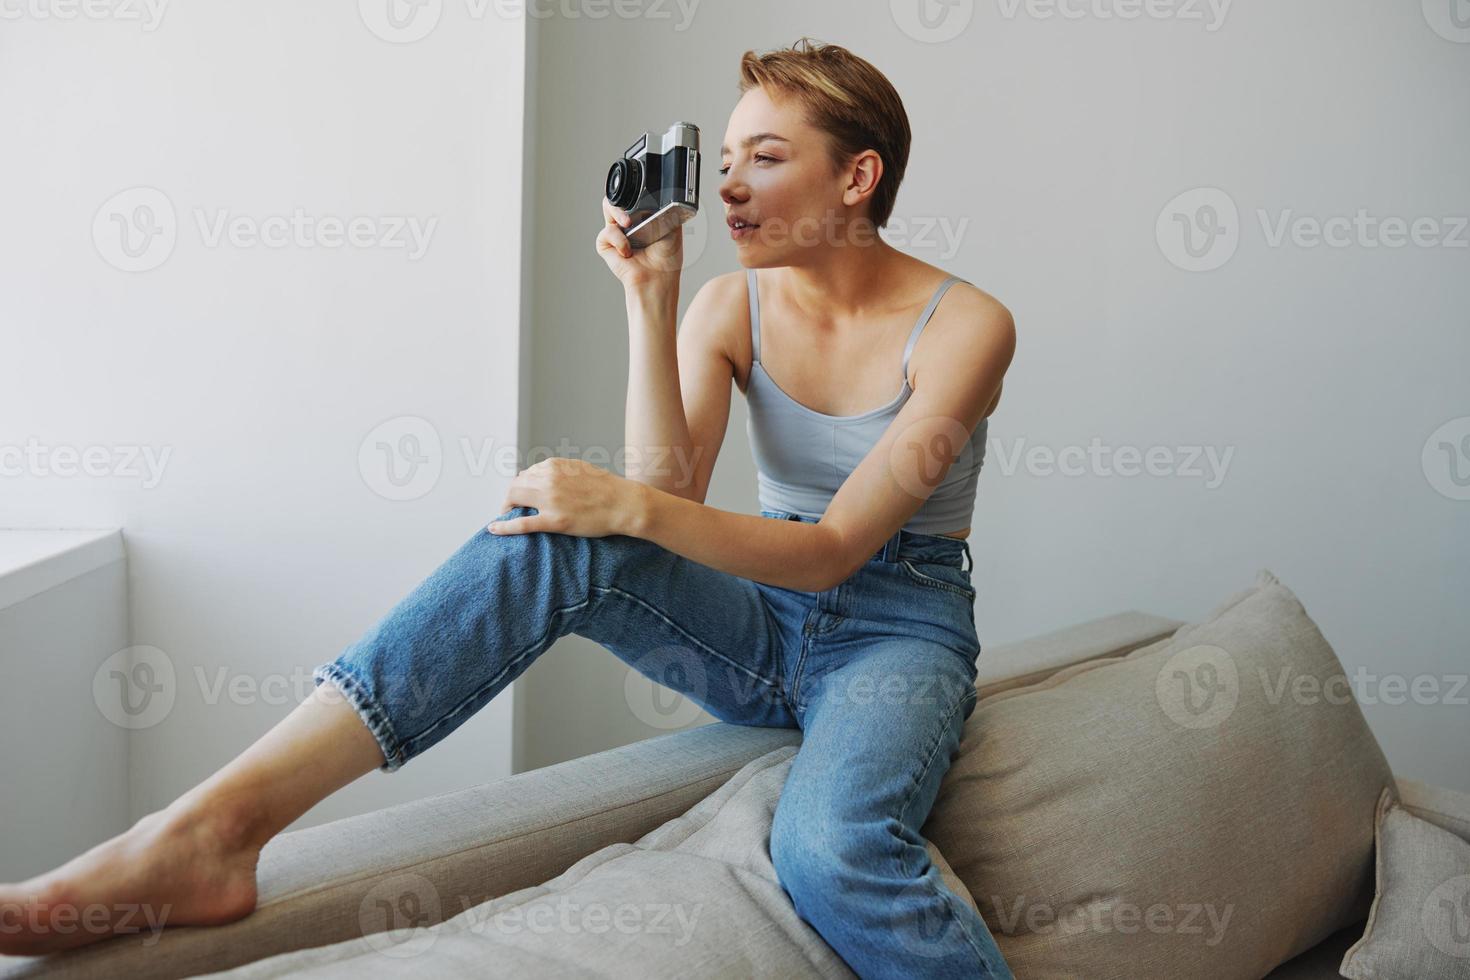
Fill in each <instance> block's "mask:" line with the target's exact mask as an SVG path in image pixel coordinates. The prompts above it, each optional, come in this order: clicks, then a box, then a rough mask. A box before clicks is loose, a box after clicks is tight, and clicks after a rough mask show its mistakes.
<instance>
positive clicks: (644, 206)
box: [606, 122, 700, 248]
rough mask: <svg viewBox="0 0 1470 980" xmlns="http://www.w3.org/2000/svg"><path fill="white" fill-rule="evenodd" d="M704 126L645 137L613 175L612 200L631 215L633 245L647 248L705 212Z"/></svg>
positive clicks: (678, 127) (610, 170) (675, 128)
mask: <svg viewBox="0 0 1470 980" xmlns="http://www.w3.org/2000/svg"><path fill="white" fill-rule="evenodd" d="M699 163H700V160H699V127H698V126H696V125H694V124H693V123H688V122H676V123H674V124H673V125H672V126H670V127H669V128H668V129H667V130H665V131H664V133H663V135H662V136H661V137H657V136H655V135H654V134H653V133H644V134H643V135H642V136H640V137H639V138H638V142H636V143H634V144H633V145H632V146H630V147H628V149H627V150H625V151H624V152H623V156H622V158H621V159H619V160H616V161H614V163H613V165H612V166H611V167H609V168H608V171H607V187H606V193H607V199H608V200H609V201H610V202H612V204H613V206H614V207H618V208H622V209H623V210H624V211H626V212H628V217H629V218H630V219H631V220H630V221H629V223H628V227H627V228H625V229H623V234H624V235H625V236H626V237H627V239H628V243H629V244H630V245H632V246H633V247H634V248H645V247H647V246H648V245H651V244H652V243H654V242H656V241H658V240H659V239H660V238H662V237H664V236H665V235H667V234H669V232H671V231H674V230H675V229H677V228H679V226H681V225H683V224H684V222H686V221H688V220H689V219H690V218H692V217H694V215H695V214H697V213H698V211H699Z"/></svg>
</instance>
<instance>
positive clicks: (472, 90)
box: [0, 0, 525, 877]
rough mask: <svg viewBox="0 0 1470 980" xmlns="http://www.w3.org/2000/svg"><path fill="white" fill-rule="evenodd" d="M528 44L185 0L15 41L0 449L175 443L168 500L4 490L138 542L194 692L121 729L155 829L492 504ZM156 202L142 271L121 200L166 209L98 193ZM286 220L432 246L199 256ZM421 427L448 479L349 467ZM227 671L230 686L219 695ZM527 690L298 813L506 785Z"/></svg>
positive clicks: (138, 801) (9, 519)
mask: <svg viewBox="0 0 1470 980" xmlns="http://www.w3.org/2000/svg"><path fill="white" fill-rule="evenodd" d="M21 6H22V5H11V7H9V8H7V9H8V10H12V9H20V8H21ZM35 6H36V5H25V9H26V10H30V9H32V8H33V7H35ZM372 6H373V5H372V4H370V3H365V4H363V5H362V9H363V11H364V12H365V13H366V15H367V16H368V17H371V16H372V10H371V8H372ZM41 9H47V8H45V7H44V5H43V6H42V8H41ZM132 9H142V8H136V7H135V8H132ZM390 36H391V34H390ZM524 36H525V22H524V21H523V20H519V19H511V20H506V19H502V18H499V17H496V16H493V15H491V16H486V17H483V18H480V19H471V18H470V17H469V16H467V13H466V8H464V7H462V6H461V7H456V6H454V5H452V4H451V5H447V6H445V7H444V9H443V12H442V18H441V20H440V22H439V23H438V24H437V26H435V28H434V30H433V31H432V32H430V33H428V34H427V36H425V37H423V38H422V39H420V40H417V41H416V42H414V43H393V42H391V41H390V40H385V39H384V38H383V37H380V36H378V35H376V34H375V33H373V31H372V30H370V29H369V27H368V25H367V20H366V19H365V18H364V15H363V14H360V12H359V9H358V5H355V4H351V3H349V4H334V5H326V6H320V7H318V6H315V5H311V4H297V3H289V2H283V0H270V2H264V3H255V4H223V5H219V4H214V5H211V4H182V3H181V4H177V5H167V6H166V7H165V10H164V13H163V17H162V19H161V20H160V21H158V22H157V23H156V24H155V25H153V29H149V27H148V25H145V24H139V23H136V22H124V21H120V20H116V19H90V20H89V19H85V18H83V19H76V20H67V21H63V20H58V19H55V18H50V19H41V18H39V17H38V16H37V15H35V14H24V15H22V16H21V17H20V18H19V19H12V20H7V21H6V23H5V24H4V27H3V30H0V132H3V133H4V134H5V136H4V152H3V153H0V214H3V216H4V231H3V233H0V329H3V348H0V371H3V381H0V446H17V445H23V444H25V443H26V442H27V440H36V442H37V443H39V444H40V445H42V446H46V447H58V446H70V447H76V448H78V449H80V448H83V447H87V446H102V447H106V448H107V450H108V452H109V453H117V452H121V451H124V450H125V447H129V446H144V447H148V448H149V449H151V450H152V451H154V452H155V453H156V454H157V453H162V452H165V451H167V452H169V453H170V454H171V455H170V456H169V457H168V458H167V462H166V466H165V467H164V469H163V476H162V479H161V480H160V481H158V482H157V485H156V486H152V485H149V484H150V483H151V482H152V481H150V480H149V479H147V478H146V477H144V478H139V477H134V476H129V475H127V474H126V473H123V474H120V475H119V474H114V475H112V476H107V477H87V476H72V477H70V478H66V477H55V476H43V475H41V474H40V473H39V472H38V470H37V469H36V468H35V467H34V466H29V465H28V466H27V468H26V471H25V472H24V473H21V474H20V475H10V476H5V477H0V526H5V525H15V526H57V525H62V526H107V525H120V526H122V527H123V528H124V529H125V540H126V545H127V549H128V559H129V570H130V584H131V619H132V642H133V643H134V644H146V645H150V646H154V647H157V648H159V649H160V650H162V651H164V652H165V653H166V655H167V656H168V658H169V659H170V661H171V663H172V664H173V666H174V668H175V670H176V677H177V692H176V701H175V704H174V706H173V708H172V710H171V711H170V712H169V713H168V714H167V716H166V717H165V719H164V720H163V721H162V722H160V723H159V724H157V725H156V726H154V727H151V728H148V729H146V730H142V731H138V732H136V733H134V734H133V735H132V737H131V746H130V748H131V752H130V760H131V762H130V770H131V771H130V776H131V785H132V811H133V815H134V816H137V815H139V814H141V813H143V812H146V811H148V810H151V809H153V808H156V807H158V806H161V805H163V804H164V803H166V802H167V801H168V800H170V799H172V798H173V797H174V796H175V795H177V794H178V793H179V792H180V791H182V790H183V789H185V788H186V787H188V786H189V785H191V784H193V783H194V782H196V781H197V780H199V779H200V778H202V777H203V776H205V775H207V774H208V773H209V772H210V771H211V770H213V769H214V768H216V767H217V766H219V765H220V764H222V763H223V762H225V761H226V760H228V759H229V758H230V757H231V756H232V755H234V754H235V753H236V752H238V751H239V750H240V749H242V748H244V747H245V746H246V745H247V744H249V742H250V741H251V740H253V739H254V738H255V737H257V736H258V735H259V734H260V733H262V732H263V731H265V730H266V728H268V727H269V726H270V725H271V724H272V723H273V722H275V721H276V720H278V719H279V718H281V717H283V716H284V715H285V714H286V713H287V711H288V710H289V707H290V704H291V703H294V702H295V700H296V699H297V698H298V697H299V696H304V694H305V692H306V690H308V689H309V680H305V678H308V677H309V672H310V669H311V668H312V667H313V666H315V665H316V664H318V663H321V662H324V661H326V660H330V659H331V658H333V657H335V656H336V655H337V654H338V653H339V652H340V651H341V650H342V649H343V648H344V647H345V646H346V645H347V644H348V643H350V642H351V641H353V640H354V639H355V638H357V637H358V636H359V635H361V634H362V633H363V632H364V631H365V630H366V629H367V628H368V627H369V626H371V625H372V623H373V622H375V621H376V619H377V618H378V617H380V616H381V615H383V614H384V613H386V612H387V611H388V609H390V608H391V607H392V605H393V604H394V603H395V602H396V601H397V600H398V599H399V598H400V597H402V596H403V595H404V594H405V593H407V592H408V591H409V590H410V589H411V588H412V587H413V586H414V585H415V584H417V583H418V582H419V581H421V580H422V579H423V578H424V577H425V576H426V575H428V574H429V572H431V571H432V570H433V569H434V568H435V567H436V566H437V565H438V563H439V562H440V561H442V560H443V559H444V558H445V557H447V556H448V555H449V554H450V553H451V552H452V551H453V550H454V549H456V548H457V547H458V546H459V545H460V544H461V543H462V542H463V541H464V540H465V539H466V538H468V537H469V536H470V535H471V534H472V533H475V532H476V531H477V530H478V529H479V528H480V527H481V526H482V525H483V523H484V522H485V521H486V520H487V519H488V518H489V517H491V516H493V515H494V514H495V513H497V512H498V510H499V507H498V504H499V502H500V500H501V499H502V497H503V493H504V490H505V486H506V484H507V483H508V482H509V478H510V476H511V475H513V470H512V472H511V473H505V474H502V473H500V472H497V471H496V470H494V469H493V468H492V469H490V470H488V471H484V472H481V473H480V474H479V475H475V474H474V473H472V471H471V470H470V469H469V468H468V467H467V465H466V463H465V460H464V456H463V455H462V453H461V451H460V440H461V439H462V438H463V439H467V440H469V441H470V442H471V444H472V445H473V446H475V447H479V446H480V445H482V444H483V441H484V440H493V441H494V443H493V444H494V445H495V446H497V447H498V446H501V445H512V446H514V445H515V444H516V442H517V426H518V424H519V423H520V419H519V415H518V405H517V400H518V397H519V392H520V389H521V386H520V384H519V383H518V374H519V365H520V361H521V358H522V351H521V344H520V339H519V336H520V324H519V316H520V311H519V306H520V302H519V293H520V281H521V269H520V266H519V258H520V251H521V250H520V232H519V229H520V227H521V213H520V210H521V197H520V184H521V171H522V159H521V154H520V139H519V134H520V132H521V130H522V126H523V122H524V119H523V112H524V101H523V90H524V75H523V73H524V51H525V46H524V44H525V42H524ZM136 187H151V188H155V189H157V190H158V191H162V192H163V193H164V194H165V195H166V196H167V199H168V204H167V205H166V206H171V207H172V209H173V212H174V215H175V219H176V220H175V221H174V227H175V231H176V236H175V242H174V245H173V248H172V252H171V253H167V250H166V248H164V247H163V246H164V245H165V244H166V239H165V238H157V239H154V244H155V248H156V249H157V250H156V251H152V252H147V251H145V252H144V254H143V256H142V258H143V260H144V261H145V262H151V261H152V260H153V259H157V258H160V257H161V256H163V255H165V254H166V259H164V260H163V261H162V262H161V264H157V265H156V267H154V268H151V269H148V270H147V271H131V272H129V271H120V269H119V268H117V267H114V265H112V264H109V261H108V256H110V257H111V258H112V259H113V260H114V261H116V262H119V263H121V264H124V265H126V264H127V262H126V260H125V259H124V257H123V256H122V253H121V252H120V250H119V245H120V242H121V238H120V236H119V234H118V231H117V228H116V226H114V225H113V224H112V219H111V216H110V215H109V214H108V213H107V212H108V211H116V212H117V213H118V214H119V215H120V216H122V217H123V218H128V217H131V216H133V214H134V212H133V208H134V206H135V205H136V204H138V203H139V202H140V201H142V202H143V203H148V202H147V200H146V199H145V198H140V197H139V196H138V195H136V194H135V195H134V196H133V197H131V198H123V199H121V200H120V202H118V203H114V204H109V205H107V207H106V208H104V204H105V202H109V200H110V199H112V198H113V196H114V195H115V194H117V193H118V192H120V191H124V190H126V189H129V188H136ZM153 203H155V217H156V218H157V219H158V220H159V221H160V222H162V221H164V220H166V219H165V218H163V217H162V216H161V215H160V211H159V208H158V207H157V199H156V198H155V199H154V201H153ZM100 208H101V209H104V213H103V215H102V222H101V226H100V230H99V231H98V243H94V238H93V226H94V217H95V216H96V215H97V213H98V211H99V209H100ZM297 208H300V209H301V210H302V213H303V214H304V215H307V216H311V217H312V218H314V219H320V218H327V217H330V218H336V219H339V220H341V221H343V222H346V221H347V220H349V219H351V218H354V217H365V218H367V219H368V220H369V221H370V222H372V224H371V225H363V226H360V228H359V231H360V232H361V233H362V235H361V240H363V241H366V240H369V239H371V240H372V241H373V242H375V243H376V242H380V241H381V236H383V235H387V236H388V239H389V242H390V243H391V242H392V241H394V240H398V239H397V236H394V235H393V234H392V232H393V229H392V228H391V227H390V224H389V219H390V218H392V217H393V216H400V217H405V218H413V219H416V220H417V221H418V222H419V223H420V224H419V227H420V230H421V233H423V232H425V231H427V249H426V250H424V251H423V252H422V254H421V255H420V254H411V252H416V250H413V249H409V248H390V247H382V246H381V245H379V244H373V245H360V246H350V245H342V244H340V238H332V237H317V238H313V237H310V236H307V238H306V239H305V241H306V242H307V244H297V243H295V242H294V241H289V240H288V242H287V243H286V244H285V245H284V246H283V247H264V246H262V245H260V244H258V243H256V244H249V243H244V244H231V243H230V242H229V241H228V240H224V241H222V242H219V243H217V244H214V245H210V244H209V240H208V238H207V236H206V234H205V233H204V232H201V230H200V229H199V228H198V227H197V225H196V214H197V213H199V212H202V213H203V215H204V217H205V220H206V222H209V221H212V220H214V219H216V218H217V217H218V216H219V214H220V212H221V210H224V211H227V212H228V214H229V216H230V217H231V218H236V217H239V218H243V219H244V221H245V222H246V224H247V225H250V224H253V225H256V226H262V225H265V222H266V219H267V218H268V217H269V216H272V215H286V216H290V215H291V214H292V213H293V210H294V209H297ZM430 221H437V223H436V224H434V225H433V226H432V230H428V229H429V228H430V226H429V222H430ZM266 228H267V230H269V226H268V225H266ZM324 231H325V232H326V234H327V235H328V236H330V234H331V232H330V229H324ZM369 232H370V234H369ZM336 234H337V235H338V236H341V235H342V230H340V229H339V230H338V231H337V233H336ZM141 241H142V239H141V238H139V237H136V236H135V238H134V242H135V243H141ZM238 241H243V240H238ZM334 242H335V243H337V244H333V243H334ZM402 416H418V417H422V418H423V419H426V420H428V421H429V422H430V423H431V424H432V426H433V427H434V428H435V429H436V431H437V433H438V435H439V437H440V438H441V440H442V446H443V451H442V453H440V458H441V462H442V475H441V476H440V478H439V479H438V482H437V485H435V486H433V487H432V489H431V490H426V492H423V493H421V494H418V495H416V496H415V497H414V498H413V499H407V500H390V499H387V497H385V496H383V495H380V494H379V493H377V492H375V491H374V486H379V487H386V488H387V490H388V492H391V490H392V488H391V485H390V484H387V483H386V482H385V481H384V473H385V471H384V469H383V459H382V458H381V457H379V456H377V455H376V454H375V452H374V448H373V447H372V446H371V445H369V446H368V450H367V462H366V464H364V465H363V466H361V467H360V464H359V449H360V447H361V446H362V445H363V443H364V440H365V439H366V437H367V436H368V434H369V433H370V432H372V431H373V430H374V428H375V427H376V426H378V425H379V424H380V423H383V422H384V421H385V420H391V419H396V418H399V417H402ZM398 434H399V433H397V432H394V431H389V432H388V433H387V437H388V439H389V441H390V442H392V443H394V444H396V436H397V435H398ZM113 458H116V457H113ZM420 472H421V473H423V474H427V473H429V472H430V471H429V470H428V469H424V470H421V471H420ZM409 489H410V490H412V491H413V492H414V493H416V494H417V489H416V487H415V485H410V487H409ZM196 669H197V670H199V671H202V672H203V676H204V678H205V685H204V687H203V689H201V685H200V684H199V683H198V680H197V675H196ZM221 679H223V680H225V681H226V682H229V683H236V684H240V685H243V686H241V687H237V688H236V691H237V692H238V693H239V695H240V696H239V697H238V698H234V699H232V697H231V695H230V693H229V688H228V687H226V688H225V689H224V693H223V694H221V695H220V696H219V697H217V698H215V700H214V703H209V702H210V692H211V690H212V688H213V686H214V685H215V684H216V682H217V681H219V680H221ZM12 682H14V683H22V684H23V683H24V677H23V676H22V677H19V678H9V677H8V678H7V680H6V683H12ZM267 698H269V699H270V700H274V701H276V702H277V703H274V704H272V703H267ZM288 699H289V700H288ZM236 701H240V702H243V703H236ZM510 701H511V697H510V695H509V694H507V695H506V696H504V697H502V698H501V699H499V700H498V701H497V702H496V703H495V704H493V705H492V706H490V707H488V708H487V709H486V710H485V711H483V712H481V713H480V714H479V715H477V716H476V717H475V718H474V719H473V720H472V721H470V722H469V723H468V724H467V725H466V726H465V727H464V728H463V729H462V730H461V731H459V732H457V733H456V734H455V735H454V736H452V737H451V738H450V739H449V741H447V742H446V743H444V745H443V746H441V747H440V748H439V749H438V750H437V751H436V752H434V753H432V754H430V755H428V756H426V757H424V758H423V759H420V760H416V761H415V762H414V763H413V764H411V765H409V766H407V767H406V768H405V769H403V770H402V771H401V772H399V773H396V774H394V775H392V776H383V775H382V774H376V773H375V774H372V775H371V776H369V777H368V778H367V779H365V780H363V781H361V782H359V783H358V784H356V785H354V786H353V787H351V788H349V789H348V790H346V791H345V792H343V793H342V794H340V795H338V796H337V797H335V798H333V799H331V800H329V801H328V802H327V803H325V804H323V805H322V806H321V807H319V808H318V809H317V810H315V811H313V813H311V814H309V815H308V817H307V818H305V822H316V821H319V820H321V819H325V818H327V817H332V816H337V815H342V814H346V813H350V812H358V811H362V810H366V809H370V808H373V807H377V806H381V805H384V804H387V803H391V802H396V801H400V800H405V799H410V798H414V797H419V796H423V795H425V794H428V793H432V792H439V791H445V790H449V789H453V788H456V787H459V786H463V785H470V784H474V783H478V782H481V781H484V780H485V779H488V778H492V777H495V776H498V775H502V774H505V773H507V772H509V769H510V721H511V704H510ZM36 751H44V742H40V743H38V747H37V748H36ZM0 877H3V875H0Z"/></svg>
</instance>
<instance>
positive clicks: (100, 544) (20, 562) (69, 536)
mask: <svg viewBox="0 0 1470 980" xmlns="http://www.w3.org/2000/svg"><path fill="white" fill-rule="evenodd" d="M122 560H123V540H122V530H121V529H120V528H115V527H114V528H34V529H33V528H0V609H8V608H10V607H11V606H13V605H15V604H16V603H18V602H24V601H25V600H26V599H29V598H30V597H31V596H33V595H39V594H40V593H42V592H45V591H46V590H47V589H51V588H55V587H56V586H58V585H60V584H61V583H63V582H67V581H70V580H71V579H74V578H77V577H79V576H82V575H85V574H87V573H88V572H90V571H92V570H94V569H98V568H101V567H102V566H103V565H107V564H110V563H112V562H115V561H122Z"/></svg>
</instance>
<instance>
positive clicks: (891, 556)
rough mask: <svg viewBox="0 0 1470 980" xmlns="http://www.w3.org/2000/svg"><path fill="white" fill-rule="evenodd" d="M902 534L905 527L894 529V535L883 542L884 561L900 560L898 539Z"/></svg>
mask: <svg viewBox="0 0 1470 980" xmlns="http://www.w3.org/2000/svg"><path fill="white" fill-rule="evenodd" d="M902 534H903V529H902V528H900V529H899V530H897V531H894V532H893V534H892V536H891V537H889V539H888V540H887V541H885V542H883V560H884V561H886V562H889V563H892V562H896V561H898V539H899V537H900V536H902Z"/></svg>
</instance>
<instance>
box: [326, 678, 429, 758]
mask: <svg viewBox="0 0 1470 980" xmlns="http://www.w3.org/2000/svg"><path fill="white" fill-rule="evenodd" d="M311 676H312V679H313V680H314V681H316V683H317V684H321V683H322V681H331V682H332V684H333V686H335V687H336V688H337V690H339V691H341V692H342V696H343V697H344V698H346V699H347V703H348V704H350V705H352V708H353V710H355V711H356V712H357V716H358V717H359V718H361V719H362V723H363V724H364V725H366V726H367V729H368V731H370V732H372V733H373V738H375V739H377V740H378V748H380V749H381V750H382V752H383V758H384V759H385V760H386V761H385V762H384V763H383V764H382V765H381V766H379V767H378V771H379V772H396V771H397V770H398V769H400V768H402V766H403V764H404V763H405V762H407V761H408V759H407V757H406V756H405V755H404V752H403V743H402V742H401V741H399V738H398V735H397V733H396V732H394V731H393V725H392V723H391V722H389V721H388V715H387V713H386V712H385V711H384V710H383V706H382V705H380V704H379V703H378V701H377V699H376V698H374V697H373V695H372V694H371V693H370V692H369V691H368V689H367V688H366V687H365V686H364V685H363V683H362V682H361V681H360V680H358V679H357V675H356V674H353V673H352V672H351V671H350V670H348V669H347V668H346V667H343V666H342V664H341V663H340V662H339V661H335V660H334V661H332V662H331V663H327V664H322V665H321V666H320V667H318V668H317V669H316V670H314V671H312V674H311Z"/></svg>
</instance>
